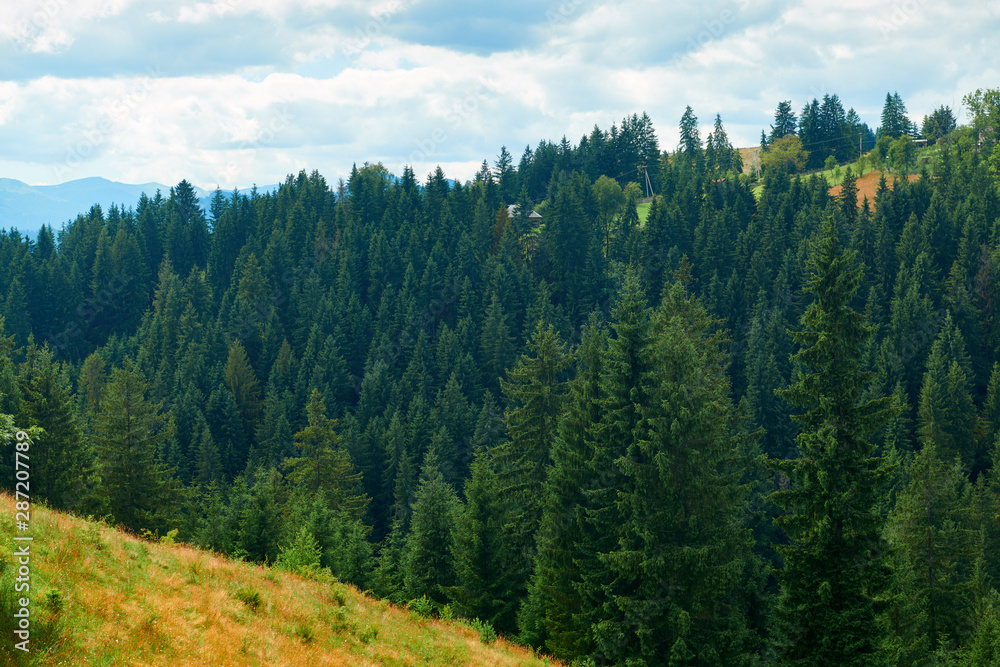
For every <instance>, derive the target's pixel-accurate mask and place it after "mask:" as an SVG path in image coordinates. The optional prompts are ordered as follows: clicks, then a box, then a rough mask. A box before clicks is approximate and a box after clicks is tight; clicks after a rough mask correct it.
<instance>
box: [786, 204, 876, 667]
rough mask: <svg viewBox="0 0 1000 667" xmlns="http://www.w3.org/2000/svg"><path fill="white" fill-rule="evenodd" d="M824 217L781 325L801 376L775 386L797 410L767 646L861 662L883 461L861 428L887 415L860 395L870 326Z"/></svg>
mask: <svg viewBox="0 0 1000 667" xmlns="http://www.w3.org/2000/svg"><path fill="white" fill-rule="evenodd" d="M839 236H840V230H838V229H837V225H836V222H835V220H834V219H832V218H831V219H829V220H828V221H827V223H826V224H825V228H824V229H823V232H822V236H821V237H820V238H819V240H818V241H817V242H815V243H814V244H813V247H812V251H811V253H810V256H809V259H808V262H807V269H808V271H809V275H808V282H807V283H806V287H805V290H806V292H808V293H809V294H812V295H813V296H814V297H815V301H813V303H811V304H810V305H809V307H808V308H807V309H806V312H805V314H804V315H803V316H802V320H801V321H802V325H803V330H801V331H796V332H793V338H794V339H795V341H796V342H798V343H799V345H800V346H801V347H800V350H799V352H797V353H796V354H795V355H794V356H793V360H794V361H795V362H796V363H797V364H799V366H800V369H801V370H800V373H801V377H800V379H799V381H798V382H797V383H796V384H795V385H793V386H792V387H790V388H789V389H787V390H785V391H783V392H781V394H782V395H783V396H784V398H785V399H786V400H788V401H789V402H790V403H792V404H793V405H797V406H800V407H801V408H804V409H805V412H804V413H803V414H799V415H795V418H796V420H797V421H798V422H799V423H800V424H801V425H802V432H801V433H800V435H799V436H798V438H797V441H798V443H799V447H800V450H801V454H800V456H799V458H797V459H786V460H778V461H773V464H774V466H775V468H776V469H777V470H778V471H780V472H781V473H782V474H783V475H784V476H785V477H787V479H788V488H783V489H782V490H780V491H778V492H776V493H775V494H774V495H773V498H774V500H775V502H776V503H777V504H778V505H780V506H781V507H783V508H784V509H785V510H786V512H787V514H786V515H784V516H782V517H780V518H779V525H781V527H783V528H784V529H785V530H786V532H787V533H788V535H789V537H790V539H791V543H790V544H788V545H787V546H783V547H780V548H779V551H780V553H781V555H782V556H783V558H784V568H783V569H782V571H781V572H780V576H779V582H780V599H779V603H778V608H777V618H776V628H775V630H776V631H775V642H774V643H775V648H776V649H777V651H778V653H779V655H780V657H781V661H782V663H783V664H787V665H803V666H805V665H871V664H879V663H880V662H882V661H883V660H884V659H885V656H884V654H883V653H882V650H881V648H880V646H881V644H882V639H883V637H882V632H881V630H880V628H879V624H878V623H877V614H878V611H879V599H880V597H881V596H882V593H883V591H884V590H885V586H886V584H887V581H886V572H885V570H886V549H885V544H884V541H883V538H882V525H883V522H884V520H883V518H882V517H881V516H880V515H879V513H878V511H877V507H878V502H879V490H880V488H881V486H882V484H883V482H884V481H885V480H886V478H887V476H888V474H889V470H888V467H887V466H886V464H885V463H884V461H883V459H881V458H879V457H877V456H875V455H874V454H875V448H874V446H873V444H872V443H871V440H870V438H871V436H872V435H873V434H874V433H875V432H876V431H877V430H878V428H879V427H880V426H881V425H883V424H884V423H886V421H888V419H889V418H890V417H891V416H892V413H893V409H892V407H891V400H890V399H889V398H888V397H880V398H874V399H866V398H863V396H865V391H866V389H867V387H868V385H869V384H870V382H871V373H870V372H868V371H864V370H862V368H861V365H860V359H861V355H862V351H863V348H864V345H865V342H866V341H867V340H868V338H869V337H870V336H871V335H872V333H873V328H872V327H871V326H869V325H868V324H866V323H865V321H864V317H863V316H862V315H861V314H860V313H858V312H856V311H855V310H854V309H853V308H852V306H851V301H852V299H853V298H854V295H855V293H856V291H857V289H858V285H859V283H860V281H861V268H860V267H859V266H858V265H857V263H856V261H855V253H854V252H845V251H844V249H843V248H842V247H841V242H840V239H839Z"/></svg>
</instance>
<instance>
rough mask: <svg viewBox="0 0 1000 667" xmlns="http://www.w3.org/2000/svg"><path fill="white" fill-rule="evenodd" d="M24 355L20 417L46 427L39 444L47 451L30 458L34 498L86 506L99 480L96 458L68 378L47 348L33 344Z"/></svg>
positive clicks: (56, 504)
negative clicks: (81, 430)
mask: <svg viewBox="0 0 1000 667" xmlns="http://www.w3.org/2000/svg"><path fill="white" fill-rule="evenodd" d="M26 354H27V359H26V360H25V362H24V363H23V364H21V372H20V375H19V376H18V380H19V382H20V385H21V396H22V398H23V402H22V403H21V406H22V411H23V413H24V414H23V416H22V417H21V421H22V422H24V423H26V424H31V425H34V426H38V427H40V428H41V429H42V430H43V431H44V434H42V435H41V436H39V437H38V438H37V440H36V442H35V444H36V446H37V447H39V451H43V452H44V455H42V456H38V457H35V458H33V459H32V461H33V463H32V466H31V487H32V491H33V492H34V496H33V497H37V498H39V499H42V500H45V501H46V502H48V503H49V504H50V505H52V506H53V507H59V508H63V509H72V510H78V509H82V508H86V507H87V506H88V504H89V502H90V494H91V493H92V492H93V487H94V482H95V480H94V472H95V470H94V461H93V454H92V452H91V450H90V447H88V446H87V443H86V441H85V440H84V438H83V435H82V433H81V432H80V427H79V425H78V423H77V419H76V414H75V411H74V409H73V400H72V398H71V397H70V384H69V378H68V377H67V375H66V373H65V372H62V371H63V369H62V366H63V364H57V363H56V362H54V361H53V359H52V353H51V352H50V351H49V349H48V347H47V346H46V347H43V348H41V349H39V348H37V347H36V346H35V345H34V344H32V345H29V346H28V349H27V352H26Z"/></svg>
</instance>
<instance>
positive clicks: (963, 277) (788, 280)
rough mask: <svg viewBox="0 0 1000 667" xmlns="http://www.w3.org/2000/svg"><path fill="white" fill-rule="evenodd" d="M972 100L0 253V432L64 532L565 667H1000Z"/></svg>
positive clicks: (991, 118) (999, 100)
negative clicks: (402, 615) (267, 568)
mask: <svg viewBox="0 0 1000 667" xmlns="http://www.w3.org/2000/svg"><path fill="white" fill-rule="evenodd" d="M963 102H964V104H965V107H966V108H967V109H968V110H969V111H970V114H969V116H970V121H969V123H968V124H967V125H962V126H958V125H957V123H956V121H955V116H954V114H953V112H952V110H951V109H949V108H947V107H940V108H939V109H937V110H936V111H934V113H933V114H932V115H931V116H928V117H926V118H924V119H923V122H922V123H921V124H920V126H919V127H918V125H917V124H916V123H915V122H913V121H911V120H910V119H909V118H908V117H907V115H906V113H907V112H906V108H905V105H904V104H903V101H902V99H901V98H900V97H899V95H896V94H887V96H886V99H885V104H884V107H883V113H882V117H881V125H880V126H879V128H877V129H876V130H875V131H872V130H871V129H869V128H868V126H867V125H865V124H864V123H862V122H861V121H860V118H859V117H858V115H857V114H856V113H855V112H854V111H853V109H850V110H848V111H845V110H844V108H843V106H842V104H841V102H840V100H839V98H838V97H837V96H836V95H826V96H824V98H823V99H822V100H813V101H811V102H810V103H808V104H806V105H805V106H804V107H803V108H802V110H801V111H800V112H799V113H798V114H796V113H794V112H793V108H792V106H791V102H787V101H783V102H781V103H779V105H778V107H777V109H776V111H775V116H774V124H773V125H772V126H771V127H770V128H769V130H767V131H763V132H762V136H761V146H760V150H759V152H758V154H757V160H756V161H755V162H754V164H752V165H751V164H744V161H743V158H742V156H741V155H740V152H739V151H738V150H737V149H736V148H734V147H733V146H732V144H731V142H730V141H729V139H728V136H727V134H726V131H725V128H724V125H723V122H722V119H721V117H720V116H716V118H715V122H714V126H713V130H712V132H711V133H710V134H709V135H708V136H707V137H706V138H705V140H704V141H703V140H702V138H701V135H700V132H699V124H698V119H697V117H696V116H695V114H694V111H693V110H692V109H691V108H690V107H689V108H688V109H687V110H686V111H685V113H684V116H683V117H682V118H681V119H680V123H679V129H680V137H681V143H680V145H679V146H678V147H677V150H676V151H674V152H669V153H668V152H664V151H662V150H661V147H660V144H659V141H658V139H657V137H656V134H655V131H654V128H653V124H652V121H651V119H650V118H649V117H648V116H647V115H645V114H642V115H638V114H636V115H633V116H630V117H626V118H624V119H623V120H622V121H621V123H620V124H616V125H613V126H612V127H611V128H610V129H608V130H606V131H605V130H602V129H600V128H596V127H595V128H594V130H593V132H591V133H590V134H589V135H587V136H584V137H582V138H581V139H580V141H579V142H578V143H576V144H572V143H570V142H569V141H568V140H567V139H566V138H563V139H562V141H561V142H559V143H553V142H549V141H542V142H540V143H539V144H538V145H537V147H535V148H534V149H532V148H530V147H528V148H526V149H525V150H524V152H523V154H522V155H521V157H520V160H519V162H517V163H516V164H515V158H514V156H513V155H511V154H510V153H509V152H508V151H507V149H506V148H502V149H501V151H500V153H499V155H498V156H497V158H496V159H495V161H493V163H492V164H490V163H489V162H487V161H484V162H483V166H482V169H481V170H480V172H479V173H478V174H477V176H476V177H475V179H474V180H471V181H469V182H465V183H461V182H454V183H453V182H451V181H449V180H447V178H446V175H445V174H444V173H443V171H442V170H441V169H440V168H439V169H437V170H436V171H435V172H433V173H432V174H430V175H429V176H428V177H427V178H426V180H424V181H423V182H420V181H418V179H417V177H416V175H415V174H414V173H413V171H412V170H410V169H406V170H405V171H404V173H403V174H402V176H401V177H399V178H395V177H394V176H393V175H392V174H390V173H389V172H388V171H387V170H386V169H385V168H384V167H383V166H382V165H381V164H375V165H371V164H364V165H363V166H361V167H355V168H354V169H353V170H352V172H351V174H350V177H349V178H347V179H346V180H343V181H341V182H339V183H338V184H336V186H333V187H331V185H330V184H328V183H327V182H326V181H325V179H324V178H323V177H322V176H321V175H320V174H319V173H318V172H313V173H311V174H307V173H305V172H302V173H299V174H298V175H297V176H289V177H288V179H287V180H286V181H285V182H284V183H283V184H282V185H281V186H280V187H279V188H278V189H277V190H276V191H274V192H268V193H261V192H257V191H256V190H251V191H249V192H243V193H240V192H233V193H229V194H227V193H223V192H221V191H216V193H215V195H214V197H213V198H212V201H211V205H210V207H209V210H208V211H205V210H203V209H202V208H201V207H200V206H199V204H198V201H197V197H196V195H195V192H194V189H193V188H192V186H191V185H190V184H189V183H188V182H187V181H182V182H181V183H180V184H178V185H177V186H176V187H173V188H171V189H170V192H169V194H168V196H162V195H160V194H157V195H156V196H155V197H147V196H145V195H144V196H142V197H141V199H140V200H139V202H138V203H137V205H136V206H135V207H134V208H130V209H123V208H119V207H116V206H113V207H111V208H110V209H109V210H107V211H104V210H102V209H101V208H100V207H96V206H95V207H93V208H92V209H91V210H90V211H89V212H87V213H85V214H81V215H79V216H78V217H77V218H76V219H75V220H73V221H71V222H69V223H68V224H66V225H65V226H64V227H63V228H62V229H60V230H59V231H58V233H57V232H55V231H54V230H53V228H52V227H49V226H46V227H43V228H42V229H41V230H40V231H39V233H38V235H37V239H36V240H34V241H32V240H30V239H27V238H25V237H24V236H22V235H21V234H20V233H19V232H17V231H16V230H8V231H7V232H5V233H3V234H0V295H2V301H0V316H2V331H0V414H2V415H9V418H8V419H7V420H6V421H5V424H6V426H5V427H4V428H5V429H9V430H11V432H12V430H13V428H14V426H15V425H16V427H18V428H27V427H37V428H36V430H35V431H34V433H35V436H34V439H35V443H34V445H33V447H34V448H33V450H32V452H33V454H32V468H31V482H32V493H33V498H35V499H38V500H44V501H45V502H46V503H47V504H48V505H49V506H50V507H53V508H58V509H64V510H69V511H72V512H76V513H80V514H83V515H92V516H99V517H100V516H103V517H106V518H107V520H108V521H111V522H113V523H115V524H117V525H119V526H121V527H122V528H125V529H127V530H130V531H133V532H135V533H141V532H143V531H145V534H147V535H148V536H153V537H156V536H168V535H169V536H170V537H169V538H168V539H170V540H174V539H176V540H180V541H184V542H188V543H190V544H192V545H195V546H198V547H202V548H205V549H210V550H212V551H216V552H219V553H223V554H227V555H229V556H232V557H237V558H242V559H245V560H247V561H252V562H258V563H269V564H278V565H280V566H282V567H286V568H290V569H293V570H296V571H302V572H307V573H312V574H315V573H316V572H317V571H320V570H322V569H324V568H328V569H329V571H330V573H331V574H332V575H333V576H336V577H337V578H339V579H340V580H342V581H346V582H350V583H353V584H356V585H357V586H358V587H359V588H361V589H369V590H371V591H372V592H373V593H374V594H375V595H377V596H379V597H383V598H386V599H389V600H391V601H393V602H397V603H400V604H406V603H408V604H410V606H411V608H414V609H417V610H419V611H421V613H426V614H433V615H441V616H446V617H450V616H452V615H458V616H463V617H466V618H469V619H479V620H478V621H477V622H478V623H480V624H483V625H481V626H480V627H486V626H485V624H489V627H490V628H493V629H495V630H496V631H497V632H500V633H502V634H503V635H505V636H507V637H509V638H512V639H516V640H517V641H518V642H521V643H524V644H527V645H530V646H532V647H535V648H537V649H539V650H541V651H543V652H545V653H546V654H549V655H553V656H555V657H557V658H560V659H563V660H565V661H567V662H573V661H577V664H594V665H650V666H652V665H666V664H671V665H673V664H692V665H710V664H711V665H719V664H725V665H743V664H746V665H752V664H788V665H823V664H828V665H835V664H836V665H869V664H886V665H888V664H892V665H911V664H927V663H928V662H929V661H931V660H937V661H938V662H939V663H940V664H954V665H987V664H996V662H997V661H998V660H1000V597H998V593H997V590H996V589H997V587H998V586H1000V583H998V582H1000V558H998V557H997V554H998V553H1000V486H998V485H1000V477H998V475H997V468H996V466H997V464H998V462H1000V321H998V317H1000V315H998V313H997V310H996V305H995V298H996V294H995V292H996V286H997V284H998V281H1000V200H998V184H1000V176H998V174H1000V149H998V148H997V147H996V146H997V141H996V139H997V137H996V133H995V130H994V128H997V127H1000V91H997V90H985V91H976V92H974V93H970V94H969V95H968V96H966V98H965V100H963ZM915 139H919V140H920V141H919V142H918V141H915ZM918 169H919V171H918V173H917V174H916V177H915V178H908V176H910V175H911V174H910V172H912V171H917V170H918ZM871 170H875V171H877V172H878V176H879V183H878V187H877V190H876V192H875V194H874V197H872V198H871V199H869V198H867V197H862V198H861V202H860V203H859V201H858V199H859V197H858V189H857V185H856V180H857V178H858V177H859V176H861V175H863V174H864V173H865V172H870V171H871ZM804 172H812V173H808V174H807V173H804ZM647 177H648V180H647ZM832 180H836V181H838V184H839V185H840V190H839V194H837V195H831V194H830V186H831V181H832ZM650 189H652V191H653V192H652V193H650V192H649V190H650ZM650 194H654V195H655V196H653V197H649V196H648V195H650ZM532 211H535V212H537V213H538V214H539V215H540V218H539V217H534V216H532V215H531V213H532ZM5 434H6V430H5ZM13 459H14V454H13V451H12V448H11V447H9V446H8V447H5V448H4V449H3V450H2V459H0V468H2V469H3V470H4V471H6V472H4V474H3V476H2V480H3V481H2V485H3V486H4V487H5V488H7V487H10V488H13V487H12V484H13V480H14V474H13V470H14V460H13ZM2 576H3V584H2V585H3V586H5V587H7V586H8V584H9V583H10V582H9V581H8V579H10V578H11V577H12V576H13V571H5V572H4V573H3V575H2Z"/></svg>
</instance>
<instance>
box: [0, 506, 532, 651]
mask: <svg viewBox="0 0 1000 667" xmlns="http://www.w3.org/2000/svg"><path fill="white" fill-rule="evenodd" d="M0 503H2V505H0V506H5V507H9V508H11V510H12V511H10V512H7V511H4V512H3V513H2V516H3V518H2V519H0V571H2V573H0V606H2V607H3V608H2V609H0V633H2V638H0V664H32V665H95V666H96V665H311V666H317V667H318V666H320V665H351V666H354V665H358V666H360V665H542V664H550V663H549V661H548V660H546V659H539V658H536V657H534V656H533V655H532V654H531V653H530V652H527V651H524V650H523V649H521V648H518V647H514V646H512V645H510V644H508V643H506V642H504V641H503V640H499V641H497V642H495V643H493V644H490V645H485V644H483V643H482V642H481V640H480V635H479V633H478V632H476V631H475V630H473V629H470V628H469V627H467V626H466V625H464V624H459V623H449V622H443V621H437V620H432V619H426V618H423V617H420V616H418V615H417V614H415V613H414V612H410V611H407V610H404V609H400V608H398V607H394V606H392V605H390V604H388V603H386V602H383V601H378V600H373V599H372V598H369V597H367V596H365V595H363V594H362V593H360V592H358V591H357V590H356V589H355V588H353V587H351V586H347V585H344V584H324V583H320V582H316V581H310V580H306V579H303V578H301V577H298V576H294V575H291V574H285V573H282V572H277V571H275V570H271V569H269V568H264V567H260V566H254V565H249V564H246V563H240V562H233V561H230V560H227V559H225V558H221V557H219V556H216V555H213V554H211V553H208V552H205V551H200V550H197V549H193V548H190V547H186V546H179V545H176V546H171V545H162V544H156V543H151V542H148V541H144V540H141V539H138V538H136V537H133V536H130V535H127V534H124V533H122V532H120V531H117V530H115V529H113V528H109V527H107V526H105V525H102V524H99V523H95V522H90V521H85V520H83V519H79V518H76V517H72V516H69V515H65V514H61V513H59V512H54V511H48V510H44V509H40V508H37V507H35V508H32V512H31V530H30V534H31V535H32V536H33V537H34V541H33V542H32V543H31V551H32V559H31V565H30V567H31V604H30V607H29V608H30V610H31V614H32V619H31V620H32V625H31V640H32V641H31V649H32V651H31V653H30V654H29V655H28V656H25V655H24V654H22V653H21V652H20V651H14V650H13V649H12V646H13V643H14V641H16V640H15V639H14V638H13V627H12V625H11V618H12V615H13V606H14V602H13V598H14V597H15V594H14V583H15V581H14V580H15V577H16V574H15V572H14V570H15V569H16V567H17V566H16V565H15V559H14V555H13V553H14V550H15V548H17V547H15V546H14V545H15V542H14V540H13V537H14V536H15V533H16V531H15V526H14V517H13V507H14V499H13V497H11V496H10V495H9V494H0ZM18 546H19V545H18ZM20 595H22V594H18V595H17V596H18V597H20ZM26 658H27V659H26Z"/></svg>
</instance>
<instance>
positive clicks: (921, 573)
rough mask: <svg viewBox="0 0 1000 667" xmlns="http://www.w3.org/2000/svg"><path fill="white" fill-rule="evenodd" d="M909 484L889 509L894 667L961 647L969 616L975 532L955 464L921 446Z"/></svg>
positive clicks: (915, 662)
mask: <svg viewBox="0 0 1000 667" xmlns="http://www.w3.org/2000/svg"><path fill="white" fill-rule="evenodd" d="M910 474H911V476H912V479H913V481H912V482H911V483H910V485H909V487H908V488H907V489H906V490H905V491H904V492H903V494H902V495H901V496H900V498H899V501H898V502H897V504H896V507H895V509H894V510H893V513H892V516H891V519H890V525H889V530H888V534H889V535H890V539H891V540H892V542H893V544H894V546H895V547H896V548H897V556H896V561H897V563H896V566H895V568H894V579H895V581H896V586H895V587H896V595H895V599H894V600H893V601H892V605H891V606H890V608H889V610H888V613H887V617H888V620H889V623H888V625H889V628H890V631H891V632H892V635H893V639H894V640H895V641H894V642H893V644H894V646H895V647H896V650H897V651H898V654H897V657H896V662H897V663H898V664H901V665H902V664H907V665H911V664H922V663H923V662H925V661H926V660H928V659H929V658H930V657H931V654H933V653H934V651H935V650H937V649H938V648H939V646H940V645H941V644H944V643H947V642H954V641H956V640H958V641H961V640H962V639H964V637H963V636H962V631H963V628H964V627H966V626H967V624H966V623H965V621H966V619H967V618H968V617H969V615H970V614H971V612H972V599H971V593H972V591H971V589H970V578H971V572H970V566H971V565H972V560H973V545H974V534H973V532H972V531H971V530H970V529H969V518H968V508H967V507H966V502H965V499H964V498H963V496H964V495H965V494H964V487H965V485H966V481H965V478H964V475H963V474H962V471H961V470H960V469H959V468H958V467H957V466H956V464H955V463H952V462H948V461H943V460H942V459H941V458H939V456H938V453H937V448H936V447H935V445H934V444H933V443H928V444H925V445H924V448H923V449H922V450H921V451H920V452H919V453H918V454H917V457H916V459H915V460H914V462H913V466H912V468H911V472H910Z"/></svg>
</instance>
